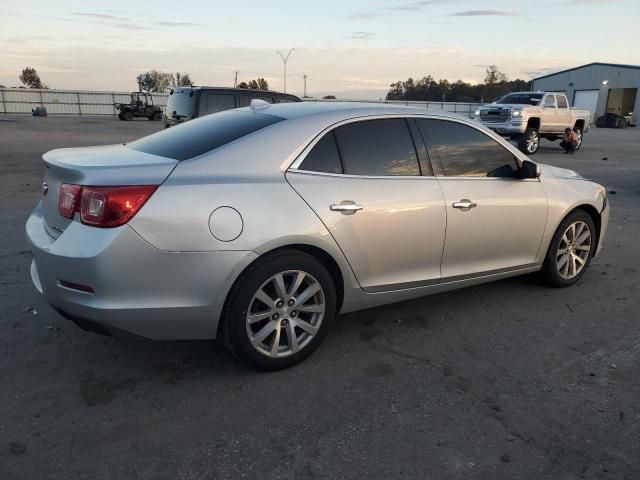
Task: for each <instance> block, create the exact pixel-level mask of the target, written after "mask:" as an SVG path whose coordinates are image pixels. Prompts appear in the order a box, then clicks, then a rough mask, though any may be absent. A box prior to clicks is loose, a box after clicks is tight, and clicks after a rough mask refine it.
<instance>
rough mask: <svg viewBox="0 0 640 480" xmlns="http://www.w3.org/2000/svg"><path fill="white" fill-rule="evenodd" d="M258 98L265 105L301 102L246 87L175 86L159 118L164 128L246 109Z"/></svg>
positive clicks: (294, 98)
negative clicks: (224, 112) (234, 109)
mask: <svg viewBox="0 0 640 480" xmlns="http://www.w3.org/2000/svg"><path fill="white" fill-rule="evenodd" d="M254 99H259V100H263V101H265V102H267V103H291V102H301V101H302V100H300V99H299V98H298V97H296V96H295V95H289V94H288V93H279V92H272V91H269V90H251V89H247V88H219V87H178V88H173V89H171V90H170V91H169V100H168V101H167V107H166V109H165V114H164V116H163V117H162V121H163V126H164V128H169V127H171V126H173V125H177V124H178V123H182V122H186V121H188V120H192V119H194V118H198V117H202V116H204V115H209V114H211V113H216V112H222V111H224V110H231V109H232V108H239V107H247V106H249V104H250V103H251V100H254Z"/></svg>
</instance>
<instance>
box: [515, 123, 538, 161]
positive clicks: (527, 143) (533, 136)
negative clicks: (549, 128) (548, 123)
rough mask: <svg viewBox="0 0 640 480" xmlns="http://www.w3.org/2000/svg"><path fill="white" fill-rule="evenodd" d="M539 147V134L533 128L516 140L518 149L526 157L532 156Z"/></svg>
mask: <svg viewBox="0 0 640 480" xmlns="http://www.w3.org/2000/svg"><path fill="white" fill-rule="evenodd" d="M539 146H540V134H539V133H538V130H536V129H535V128H527V129H526V130H525V132H524V133H523V134H522V136H520V138H519V139H518V149H519V150H520V151H521V152H522V153H526V154H527V155H533V154H534V153H536V152H537V151H538V147H539Z"/></svg>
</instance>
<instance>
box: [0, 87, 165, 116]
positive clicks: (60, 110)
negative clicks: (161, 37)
mask: <svg viewBox="0 0 640 480" xmlns="http://www.w3.org/2000/svg"><path fill="white" fill-rule="evenodd" d="M168 97H169V95H168V94H166V93H157V94H153V103H154V104H155V105H158V106H160V107H164V106H165V105H166V104H167V98H168ZM130 101H131V94H130V93H129V92H92V91H85V90H39V89H38V90H36V89H26V88H1V89H0V114H31V109H32V108H35V107H45V108H46V109H47V114H49V115H81V116H82V115H116V114H117V112H116V109H115V107H114V106H113V104H114V103H129V102H130Z"/></svg>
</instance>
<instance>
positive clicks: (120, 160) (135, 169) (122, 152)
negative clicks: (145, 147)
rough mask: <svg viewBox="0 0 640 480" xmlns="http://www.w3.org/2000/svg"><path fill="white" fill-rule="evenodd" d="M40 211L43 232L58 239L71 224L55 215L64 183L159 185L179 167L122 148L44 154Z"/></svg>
mask: <svg viewBox="0 0 640 480" xmlns="http://www.w3.org/2000/svg"><path fill="white" fill-rule="evenodd" d="M42 158H43V159H44V163H45V175H44V183H43V185H42V187H43V188H42V194H43V196H42V210H43V216H44V221H45V228H46V229H47V231H48V232H49V234H50V235H51V236H53V237H54V238H57V237H58V236H59V235H60V234H61V233H62V232H63V231H64V230H65V228H67V226H68V225H69V224H70V223H71V222H72V221H73V220H71V219H68V218H65V217H63V216H62V215H60V213H59V212H58V195H59V193H60V186H61V185H62V184H63V183H71V184H76V185H91V186H117V185H159V184H161V183H162V182H163V181H164V180H165V179H166V178H167V177H168V176H169V174H170V173H171V171H172V170H173V169H174V168H175V166H176V165H177V164H178V161H177V160H173V159H171V158H164V157H158V156H156V155H150V154H148V153H144V152H139V151H137V150H132V149H130V148H127V147H126V146H125V145H105V146H100V147H83V148H61V149H57V150H52V151H50V152H47V153H45V154H44V155H43V156H42Z"/></svg>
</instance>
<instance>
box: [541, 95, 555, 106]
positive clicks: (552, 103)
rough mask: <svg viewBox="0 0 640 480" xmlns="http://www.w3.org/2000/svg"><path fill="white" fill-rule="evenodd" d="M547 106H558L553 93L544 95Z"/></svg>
mask: <svg viewBox="0 0 640 480" xmlns="http://www.w3.org/2000/svg"><path fill="white" fill-rule="evenodd" d="M543 105H544V106H545V107H555V106H556V101H555V99H554V98H553V95H547V96H546V97H544V104H543Z"/></svg>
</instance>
